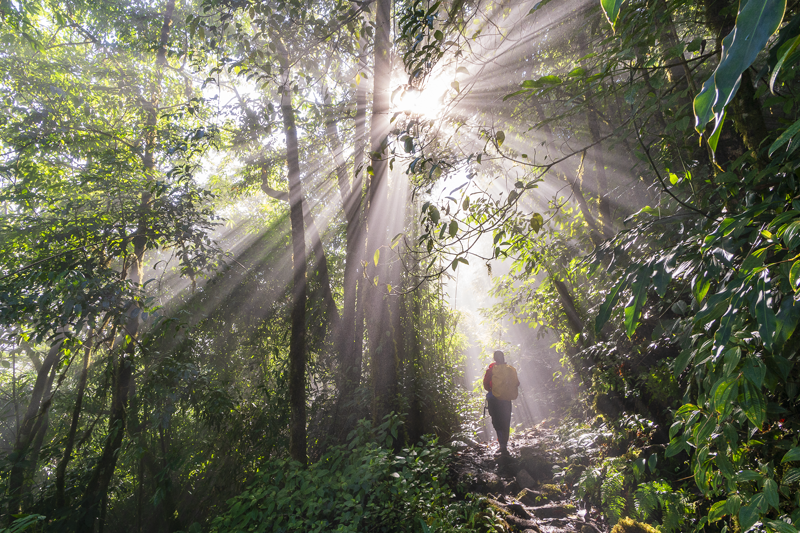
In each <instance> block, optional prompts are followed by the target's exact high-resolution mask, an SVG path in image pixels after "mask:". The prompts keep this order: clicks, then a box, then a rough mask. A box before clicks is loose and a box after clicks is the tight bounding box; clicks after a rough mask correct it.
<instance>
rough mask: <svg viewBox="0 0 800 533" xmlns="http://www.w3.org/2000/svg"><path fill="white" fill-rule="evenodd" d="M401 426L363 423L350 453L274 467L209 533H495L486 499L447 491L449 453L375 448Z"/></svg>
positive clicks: (427, 447) (432, 445)
mask: <svg viewBox="0 0 800 533" xmlns="http://www.w3.org/2000/svg"><path fill="white" fill-rule="evenodd" d="M399 426H400V422H399V420H398V419H397V417H387V420H386V421H385V422H384V423H383V424H381V426H379V427H378V428H375V429H373V428H372V427H371V425H370V424H369V423H368V422H365V421H361V422H360V423H359V426H358V428H357V429H356V430H354V431H353V432H352V433H351V435H350V437H349V439H348V440H349V443H348V444H347V445H346V446H338V447H335V448H331V449H330V450H329V451H327V452H326V453H325V454H324V455H323V456H322V457H321V458H320V460H319V461H317V462H316V463H314V464H312V465H309V466H308V467H305V466H303V465H301V464H300V463H298V462H295V461H291V460H287V459H271V460H269V461H268V462H267V463H266V464H265V465H263V467H262V469H261V472H260V474H259V475H258V477H257V478H256V479H255V481H254V482H253V483H252V484H251V485H250V487H249V488H248V489H247V490H246V491H244V492H243V493H242V494H240V495H239V496H237V497H235V498H232V499H231V500H229V501H228V504H229V506H230V508H229V510H228V511H227V512H226V513H225V514H223V515H222V516H219V517H218V518H216V519H215V520H214V522H213V524H212V531H214V532H219V533H222V532H233V531H236V532H244V531H259V532H266V531H273V532H290V531H302V532H304V533H305V532H329V531H336V532H340V533H345V532H353V533H355V532H361V531H379V532H387V533H389V532H394V531H397V532H400V531H403V532H410V531H415V532H422V533H428V532H430V531H437V532H439V531H441V532H457V531H486V530H488V531H495V530H496V529H497V528H498V527H499V525H498V524H499V521H498V519H497V518H496V517H494V515H492V513H491V512H489V510H488V509H487V506H486V504H485V501H484V500H481V499H468V500H465V501H457V500H455V495H454V494H453V492H452V491H451V490H450V488H449V487H448V486H447V484H446V481H445V478H446V475H447V458H448V456H449V455H450V450H449V449H447V448H444V447H441V446H438V445H437V444H436V442H435V441H432V442H426V443H423V444H421V445H419V446H412V447H409V448H405V449H403V450H402V451H400V452H399V453H395V452H393V451H392V450H391V449H389V448H386V447H382V446H380V445H379V444H378V442H386V441H389V442H391V439H392V438H396V437H397V435H398V428H399Z"/></svg>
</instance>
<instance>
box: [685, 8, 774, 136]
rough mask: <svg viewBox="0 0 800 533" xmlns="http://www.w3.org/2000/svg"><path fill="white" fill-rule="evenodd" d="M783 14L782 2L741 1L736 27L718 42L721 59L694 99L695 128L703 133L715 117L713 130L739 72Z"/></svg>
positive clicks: (767, 38) (738, 82)
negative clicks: (720, 49) (720, 45)
mask: <svg viewBox="0 0 800 533" xmlns="http://www.w3.org/2000/svg"><path fill="white" fill-rule="evenodd" d="M784 11H786V0H748V1H747V2H742V6H741V8H740V10H739V14H738V15H737V17H736V26H734V28H733V30H732V31H731V33H730V34H728V35H727V36H726V37H725V39H723V41H722V56H721V59H720V62H719V65H717V68H716V70H715V71H714V73H713V74H712V75H711V78H709V80H708V81H706V83H705V84H703V90H702V91H700V93H699V94H698V95H697V96H696V97H695V100H694V110H695V118H696V121H695V128H696V129H697V131H698V132H701V133H702V132H703V130H705V127H706V124H708V123H709V122H710V121H711V118H712V117H714V118H716V125H715V128H714V130H715V131H716V130H717V129H718V128H719V126H720V124H721V122H722V116H723V114H724V112H725V106H727V105H728V104H729V103H730V101H731V100H732V99H733V97H734V96H735V95H736V91H737V90H738V89H739V84H740V83H741V80H742V73H743V72H744V71H745V70H746V69H747V68H748V67H750V65H752V64H753V61H755V59H756V56H758V53H759V52H760V51H761V50H763V49H764V47H765V46H766V45H767V41H769V38H770V37H771V36H772V35H773V34H774V33H775V32H776V31H777V29H778V27H779V26H780V24H781V21H782V20H783V14H784Z"/></svg>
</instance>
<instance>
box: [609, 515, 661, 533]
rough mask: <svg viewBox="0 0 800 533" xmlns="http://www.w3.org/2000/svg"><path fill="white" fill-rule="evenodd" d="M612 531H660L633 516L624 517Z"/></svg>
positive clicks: (630, 532) (652, 532)
mask: <svg viewBox="0 0 800 533" xmlns="http://www.w3.org/2000/svg"><path fill="white" fill-rule="evenodd" d="M611 533H658V530H657V529H656V528H654V527H652V526H648V525H647V524H643V523H641V522H637V521H636V520H634V519H633V518H623V519H621V520H620V521H619V522H617V525H616V526H614V528H613V529H612V530H611Z"/></svg>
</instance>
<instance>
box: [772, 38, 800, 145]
mask: <svg viewBox="0 0 800 533" xmlns="http://www.w3.org/2000/svg"><path fill="white" fill-rule="evenodd" d="M798 45H800V35H798V36H797V37H795V38H794V39H790V40H789V41H787V42H785V43H783V45H782V46H781V47H780V49H779V50H778V62H777V63H776V64H775V66H774V67H772V74H771V75H770V77H769V90H770V91H772V92H773V93H774V92H775V87H774V85H775V80H776V79H777V78H778V74H779V73H780V71H781V68H782V67H783V64H784V63H785V62H786V60H787V59H788V58H789V57H791V55H792V54H793V53H794V51H795V50H797V46H798ZM769 155H770V156H771V155H772V147H770V151H769Z"/></svg>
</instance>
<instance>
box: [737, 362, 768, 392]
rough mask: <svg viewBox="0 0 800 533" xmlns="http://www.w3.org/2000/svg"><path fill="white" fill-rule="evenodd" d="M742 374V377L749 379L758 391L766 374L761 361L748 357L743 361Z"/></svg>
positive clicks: (765, 368)
mask: <svg viewBox="0 0 800 533" xmlns="http://www.w3.org/2000/svg"><path fill="white" fill-rule="evenodd" d="M742 373H743V374H744V377H746V378H747V379H749V380H750V382H751V383H752V384H753V385H755V386H756V387H757V388H759V389H760V388H761V386H762V385H763V384H764V376H765V375H766V373H767V367H766V366H764V363H763V361H761V359H757V358H755V357H748V358H747V359H745V361H744V365H743V366H742Z"/></svg>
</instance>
